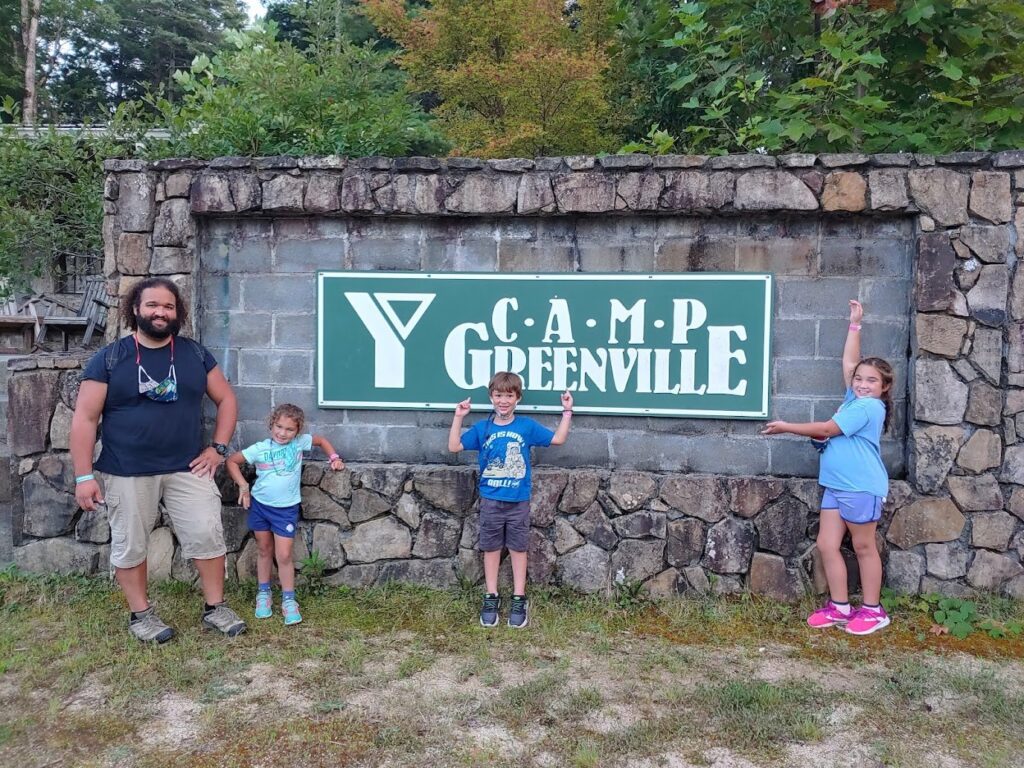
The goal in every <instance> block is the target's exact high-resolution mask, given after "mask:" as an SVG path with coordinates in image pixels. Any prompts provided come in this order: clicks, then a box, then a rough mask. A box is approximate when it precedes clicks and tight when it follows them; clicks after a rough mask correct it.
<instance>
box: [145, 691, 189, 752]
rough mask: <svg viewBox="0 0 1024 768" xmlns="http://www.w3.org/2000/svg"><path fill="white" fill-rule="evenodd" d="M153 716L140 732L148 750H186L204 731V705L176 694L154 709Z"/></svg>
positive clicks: (159, 701) (167, 696)
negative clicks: (201, 731) (202, 724)
mask: <svg viewBox="0 0 1024 768" xmlns="http://www.w3.org/2000/svg"><path fill="white" fill-rule="evenodd" d="M153 709H154V716H153V717H152V718H151V719H150V721H149V723H147V724H146V725H145V726H144V727H142V728H140V729H139V732H140V733H141V734H142V741H143V743H144V744H145V745H146V746H148V747H160V746H166V747H170V748H172V749H178V748H183V747H187V746H188V745H189V744H190V743H191V742H192V741H193V740H194V739H195V738H196V737H197V736H198V735H199V731H200V730H201V723H200V722H199V720H200V715H201V714H202V711H203V705H202V704H200V703H199V702H196V701H193V700H192V699H190V698H188V697H186V696H182V695H180V694H177V693H168V694H166V695H165V696H163V697H162V698H160V699H159V700H158V701H157V702H156V704H155V705H154V707H153Z"/></svg>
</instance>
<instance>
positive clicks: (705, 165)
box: [11, 152, 1024, 599]
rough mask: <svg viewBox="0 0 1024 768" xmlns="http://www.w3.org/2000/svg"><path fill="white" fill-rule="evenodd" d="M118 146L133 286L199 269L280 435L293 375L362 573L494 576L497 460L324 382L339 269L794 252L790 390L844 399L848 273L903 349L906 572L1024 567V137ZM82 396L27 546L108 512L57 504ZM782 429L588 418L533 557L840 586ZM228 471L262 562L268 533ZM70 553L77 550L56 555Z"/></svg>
mask: <svg viewBox="0 0 1024 768" xmlns="http://www.w3.org/2000/svg"><path fill="white" fill-rule="evenodd" d="M107 170H108V178H107V185H106V190H105V193H106V194H105V196H106V202H105V205H106V211H107V216H106V217H105V223H104V236H105V245H106V253H105V256H106V260H105V270H106V274H107V277H108V279H109V292H110V293H111V295H120V294H123V293H124V291H125V290H126V289H127V288H128V286H129V285H130V284H131V283H132V282H133V281H134V280H138V279H140V278H141V277H142V276H144V275H148V274H165V275H169V276H171V277H172V279H174V280H176V281H177V282H178V283H179V284H180V285H181V286H182V288H183V290H184V291H185V293H186V294H187V296H188V297H189V301H190V302H191V306H192V308H193V310H194V313H195V314H194V326H193V328H192V329H191V330H192V331H193V332H194V333H195V334H196V335H198V336H199V337H200V338H201V339H202V341H203V342H204V343H205V344H206V345H207V346H209V347H210V348H211V349H212V350H213V351H214V353H215V355H217V357H218V358H219V359H220V360H221V363H222V364H223V365H224V367H225V370H226V371H227V373H228V375H229V377H230V378H231V380H232V381H233V383H234V384H235V385H236V387H237V390H238V393H239V399H240V404H241V420H240V425H239V431H238V434H237V435H236V441H237V442H238V443H245V442H249V441H250V440H252V439H255V438H256V437H259V436H262V433H263V429H264V428H263V425H262V418H263V416H264V415H265V413H266V412H267V410H269V408H270V406H271V405H272V404H274V403H277V402H283V401H292V402H298V403H299V404H301V405H303V407H305V408H306V409H307V411H308V412H309V414H310V417H311V422H312V425H313V427H314V428H315V429H317V430H320V431H323V432H325V433H326V434H328V435H330V436H331V438H332V439H333V440H335V441H336V444H337V445H339V446H340V448H341V451H342V453H343V455H345V456H346V458H347V459H349V460H351V461H353V462H354V464H353V469H352V471H351V472H346V473H342V474H341V475H336V474H334V473H326V474H325V473H324V472H323V468H322V466H320V465H317V464H313V465H311V466H310V468H309V469H308V471H307V477H306V478H304V482H305V488H304V499H305V501H304V507H305V516H306V520H305V521H304V526H303V527H304V537H303V539H302V545H303V546H305V547H307V548H310V547H312V548H315V549H317V550H318V551H320V552H321V553H323V554H325V555H326V556H327V559H328V564H329V566H330V569H331V578H332V579H333V580H334V581H336V582H338V583H352V584H367V583H374V582H376V581H380V580H386V579H390V578H398V579H407V580H414V581H425V582H427V583H434V584H447V583H452V581H453V580H454V579H455V578H456V576H457V575H458V574H462V575H464V576H466V577H468V578H470V579H475V578H476V577H477V576H478V575H479V574H478V561H477V558H476V556H475V555H474V554H473V551H472V545H473V542H474V533H475V518H474V516H473V510H474V508H475V503H476V500H475V494H474V492H473V488H474V484H473V476H474V470H473V469H472V465H471V462H472V458H471V457H462V458H461V459H459V458H453V457H451V456H450V455H449V454H447V452H446V451H445V450H444V445H445V441H446V436H447V429H448V425H449V424H450V415H449V414H445V413H439V412H419V413H417V412H408V411H403V412H385V411H357V410H349V411H343V410H342V411H329V410H319V409H317V408H316V400H315V389H314V387H313V364H314V363H313V360H314V350H315V315H314V297H315V292H316V288H315V280H314V279H315V273H316V270H318V269H353V270H356V269H358V270H377V269H383V270H395V269H399V270H424V271H428V270H429V271H473V270H484V271H489V272H495V271H497V272H502V271H504V272H535V271H537V272H539V271H559V272H609V271H611V272H614V271H628V272H669V271H670V272H675V271H744V270H749V271H772V272H774V273H775V274H776V278H777V292H776V296H775V308H776V317H775V334H774V337H773V340H772V341H773V353H774V368H773V369H774V380H773V382H772V395H773V411H774V415H776V416H778V417H781V418H787V419H794V420H796V419H801V420H803V419H811V418H825V417H827V416H828V415H830V414H831V412H832V409H834V407H835V405H836V403H837V401H838V398H839V396H840V394H841V393H840V389H841V383H840V381H839V379H840V377H839V373H838V371H839V365H838V358H839V355H840V353H841V347H842V341H843V338H844V335H845V326H846V317H847V312H848V309H847V303H846V302H847V299H848V298H851V297H857V298H859V299H861V300H862V301H863V302H864V303H865V305H866V306H867V307H868V313H869V314H868V324H867V326H866V329H865V338H864V348H865V351H866V352H870V353H873V354H880V355H883V356H886V357H887V358H889V359H890V360H892V361H893V362H894V364H895V365H896V368H897V371H898V381H897V409H896V414H895V415H896V419H895V421H896V424H897V427H896V429H895V431H894V433H893V434H892V435H891V436H890V438H889V439H888V440H887V441H886V443H885V446H884V452H885V458H886V462H887V465H888V467H889V470H890V474H891V475H892V476H893V477H894V478H895V482H894V483H893V487H892V493H891V495H890V500H889V503H888V505H887V509H886V515H885V518H884V521H883V525H882V535H881V537H880V538H881V539H882V541H883V544H884V551H885V554H884V557H885V560H886V566H887V580H888V582H889V584H890V585H891V586H893V587H894V588H896V589H898V590H900V591H906V592H917V591H941V592H944V593H948V594H966V593H969V592H971V591H973V590H990V591H1002V592H1004V593H1007V594H1015V595H1018V596H1019V595H1020V594H1021V593H1022V592H1024V576H1022V573H1024V568H1022V566H1021V557H1022V550H1024V534H1022V524H1021V519H1020V518H1021V517H1024V496H1022V495H1021V493H1020V491H1021V488H1020V486H1021V485H1024V469H1022V467H1024V460H1022V459H1021V458H1020V457H1019V455H1018V451H1019V450H1020V444H1018V441H1017V434H1018V421H1017V418H1018V414H1019V413H1024V394H1022V393H1024V355H1022V353H1021V349H1022V347H1024V323H1022V321H1024V303H1022V299H1021V297H1020V296H1019V295H1018V294H1019V293H1020V289H1019V287H1018V285H1017V283H1018V279H1017V271H1016V261H1017V257H1018V256H1019V255H1020V253H1021V250H1022V243H1024V238H1022V236H1021V234H1022V233H1021V230H1022V228H1024V200H1022V196H1024V183H1022V182H1024V179H1022V178H1021V177H1022V174H1024V152H1003V153H995V154H987V153H961V154H957V155H951V156H946V157H938V158H935V157H926V156H911V155H875V156H867V155H853V154H851V155H820V156H815V155H789V156H782V157H777V158H776V157H769V156H762V155H739V156H726V157H719V158H706V157H695V156H666V157H654V158H651V157H647V156H621V157H607V158H598V159H595V158H589V157H570V158H537V159H534V160H529V159H508V160H495V161H486V162H484V161H479V160H473V159H466V158H451V159H448V160H440V159H436V158H403V159H397V160H390V159H386V158H362V159H359V160H355V161H352V162H348V161H346V160H344V159H340V158H300V159H295V158H262V159H257V160H250V159H246V158H221V159H218V160H214V161H211V162H209V163H206V162H196V161H189V160H167V161H161V162H158V163H155V164H152V165H148V164H145V163H141V162H138V161H112V162H110V163H108V165H107ZM1021 279H1022V280H1024V277H1022V278H1021ZM42 364H43V365H47V364H48V363H46V362H45V361H43V363H42ZM58 364H68V363H66V362H62V361H56V362H54V363H53V365H55V366H56V365H58ZM20 365H21V366H22V367H25V368H31V366H32V363H29V362H24V363H21V364H20ZM42 370H44V369H38V368H36V369H33V370H24V371H21V370H19V371H15V372H14V375H13V377H12V381H11V392H12V398H13V397H14V395H15V394H16V391H20V390H19V389H18V388H19V386H22V387H23V388H24V389H29V388H31V389H33V391H37V390H38V386H37V385H38V382H36V383H35V385H33V386H31V387H30V386H29V385H28V382H27V381H26V383H25V385H20V384H19V383H18V382H19V381H20V380H21V377H29V376H36V377H38V376H39V375H40V374H41V372H42ZM57 381H58V382H59V381H62V379H61V377H60V376H58V377H57ZM54 386H55V387H59V388H60V390H61V391H62V392H64V391H65V390H66V389H67V385H66V384H54ZM61 397H63V395H61V396H58V397H57V401H60V404H61V405H62V406H63V407H64V408H67V407H68V404H66V403H64V401H63V400H62V399H61ZM57 401H54V402H57ZM33 407H34V406H33ZM40 408H41V409H42V410H43V411H44V412H45V411H46V407H45V404H41V405H40ZM58 410H60V409H59V408H57V406H54V411H53V416H52V417H51V420H52V425H51V428H50V431H48V432H47V433H46V434H45V435H42V436H41V441H40V440H37V441H36V442H34V443H33V444H32V445H19V446H18V448H17V451H16V452H15V453H16V456H17V460H16V462H15V463H16V464H17V468H16V470H17V472H18V473H19V474H18V477H17V486H18V487H19V488H20V489H21V493H20V495H19V498H18V499H16V501H18V502H19V505H18V507H17V509H16V511H15V515H14V523H15V529H16V531H17V533H16V534H15V535H16V537H18V538H17V542H16V543H17V545H18V546H17V547H16V549H15V551H16V558H17V559H18V560H19V562H23V563H26V564H27V563H36V564H37V567H41V568H57V569H61V568H66V567H67V566H68V564H69V563H72V564H75V567H78V568H83V567H86V566H88V567H92V566H94V565H96V563H98V562H99V561H100V560H102V554H103V553H102V547H103V546H104V544H105V541H103V527H102V521H85V522H83V519H82V515H81V513H80V512H78V511H77V510H74V509H70V508H68V509H66V510H65V512H64V518H62V520H61V521H53V520H50V521H48V522H42V521H41V519H40V513H39V512H38V509H39V507H38V505H36V504H35V501H34V500H35V499H36V498H41V497H42V496H45V495H46V494H48V493H50V492H53V493H58V494H59V493H64V494H67V492H68V490H69V489H68V488H67V487H66V486H65V485H64V482H65V475H66V472H65V471H63V470H60V471H58V469H57V465H56V464H55V462H59V463H60V465H61V466H64V463H65V462H66V455H65V454H63V450H64V449H62V448H61V445H62V442H63V441H65V438H62V437H61V434H60V429H59V427H60V426H61V422H60V419H59V418H57V417H56V411H58ZM60 412H61V413H62V414H63V411H60ZM40 418H41V419H42V421H45V416H43V417H40ZM42 421H40V422H39V424H40V427H39V429H40V430H41V429H42V427H41V424H42ZM47 423H48V424H50V422H47ZM53 425H56V426H57V427H58V429H57V431H56V432H55V431H53V428H52V426H53ZM757 429H758V423H757V422H748V421H731V422H730V421H719V420H694V419H646V418H627V417H608V418H602V417H596V416H582V417H579V418H577V419H576V421H575V423H574V425H573V434H572V436H571V439H570V442H569V444H568V445H567V446H566V447H564V448H562V449H559V450H549V451H541V452H538V454H537V456H536V457H535V460H536V461H537V462H538V465H539V466H540V467H541V469H540V470H539V472H538V477H539V483H538V491H537V499H536V501H537V503H536V505H535V507H536V508H535V519H534V521H533V522H534V528H533V537H532V540H531V554H532V557H533V562H534V563H535V564H536V566H535V568H534V572H533V576H534V578H535V579H536V580H538V581H541V582H547V581H552V582H556V583H563V584H566V585H570V586H574V587H577V588H580V589H584V590H587V591H594V590H600V589H606V588H607V587H608V585H609V583H610V580H611V579H612V578H614V576H615V575H616V574H617V573H619V572H620V571H621V572H622V575H623V577H624V578H627V579H630V580H636V581H644V582H645V583H646V584H647V585H648V588H649V590H650V591H651V592H653V593H656V594H666V593H673V592H679V591H686V590H688V589H696V590H706V589H716V590H718V591H737V590H741V589H750V590H752V591H754V592H759V593H763V594H769V595H773V596H775V597H779V598H781V599H793V598H794V597H796V596H798V595H799V594H802V593H803V591H804V590H805V589H807V588H818V589H820V588H821V586H822V579H821V574H820V571H819V569H818V568H817V567H816V553H815V551H814V547H813V537H814V535H815V530H816V520H815V517H816V515H815V513H816V509H817V502H818V498H817V487H816V483H815V482H814V480H813V478H814V477H815V475H816V466H817V461H816V459H817V456H816V454H815V453H814V452H813V450H812V449H811V448H810V447H809V446H808V445H807V444H806V443H805V441H801V440H790V439H779V438H776V439H773V440H765V439H764V438H761V437H759V436H758V435H757ZM1019 429H1020V430H1022V431H1024V422H1022V423H1021V424H1020V427H1019ZM40 434H41V433H40ZM453 461H455V462H459V463H458V464H456V465H454V466H452V465H451V462H453ZM225 490H226V494H225V498H226V501H228V502H229V503H228V505H227V506H226V507H225V523H226V529H229V530H232V531H234V533H232V534H231V537H230V538H231V546H232V548H233V550H234V552H235V556H234V557H233V558H232V567H233V568H234V569H235V573H236V574H237V575H239V576H243V577H244V576H248V575H250V574H251V568H252V544H251V543H249V542H248V540H247V539H246V536H245V531H244V525H243V524H242V523H240V522H239V519H240V518H239V516H238V512H237V509H235V508H234V507H233V506H232V505H231V501H232V499H231V497H230V490H231V489H230V488H227V489H225ZM65 501H66V498H65ZM51 506H52V505H51ZM80 528H82V529H83V530H82V531H79V529H80ZM72 532H73V533H72ZM154 542H155V544H154V547H155V548H157V549H159V551H154V553H153V556H154V560H160V562H166V563H167V564H168V565H167V568H165V569H164V570H163V571H161V572H166V573H168V574H170V573H173V574H175V575H179V576H181V575H187V571H188V569H187V568H186V567H185V564H182V563H180V557H178V556H177V555H176V548H175V545H174V542H173V538H172V537H171V535H170V533H169V532H167V531H161V532H160V533H159V535H157V536H155V537H154ZM82 547H84V548H85V549H82ZM90 548H91V549H90ZM72 550H73V551H72ZM58 551H59V552H60V553H63V554H64V555H67V556H68V557H70V558H71V559H70V560H67V558H65V561H61V560H60V558H59V557H57V556H56V555H54V557H53V558H48V557H43V556H42V554H44V553H46V552H51V553H56V552H58ZM87 551H88V552H90V553H92V555H95V558H93V557H92V555H90V556H88V557H87V556H86V555H85V554H84V553H86V552H87ZM80 553H81V557H82V558H84V560H81V561H80V560H78V559H76V558H78V557H79V554H80ZM72 554H73V555H74V557H71V555H72ZM94 560H95V561H94ZM86 561H88V562H86ZM175 563H177V565H176V566H175ZM99 567H102V566H101V565H100V566H99Z"/></svg>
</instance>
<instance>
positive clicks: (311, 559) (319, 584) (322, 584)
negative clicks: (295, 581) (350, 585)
mask: <svg viewBox="0 0 1024 768" xmlns="http://www.w3.org/2000/svg"><path fill="white" fill-rule="evenodd" d="M300 566H301V569H302V581H303V583H304V584H305V585H306V591H307V592H308V593H309V594H310V595H316V596H320V595H323V594H324V593H325V592H327V582H326V581H325V580H324V572H325V571H326V570H327V563H326V562H324V559H323V557H322V556H321V555H320V552H319V550H316V549H314V550H313V551H311V552H310V553H309V555H307V556H306V557H304V558H302V561H301V562H300Z"/></svg>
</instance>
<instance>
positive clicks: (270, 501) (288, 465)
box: [242, 435, 313, 507]
mask: <svg viewBox="0 0 1024 768" xmlns="http://www.w3.org/2000/svg"><path fill="white" fill-rule="evenodd" d="M312 449H313V436H312V435H299V436H298V437H296V438H295V439H294V440H292V441H291V442H290V443H285V444H284V445H281V444H280V443H275V442H274V441H273V440H271V439H270V438H267V439H266V440H260V441H259V442H258V443H254V444H253V445H250V446H249V447H248V448H243V449H242V455H243V456H244V457H245V460H246V461H248V462H249V463H250V464H252V465H253V466H255V467H256V482H255V483H254V484H253V486H252V496H253V498H254V499H256V500H257V501H258V502H260V503H261V504H266V505H267V506H270V507H293V506H295V505H296V504H299V503H300V502H301V501H302V452H303V451H309V450H312Z"/></svg>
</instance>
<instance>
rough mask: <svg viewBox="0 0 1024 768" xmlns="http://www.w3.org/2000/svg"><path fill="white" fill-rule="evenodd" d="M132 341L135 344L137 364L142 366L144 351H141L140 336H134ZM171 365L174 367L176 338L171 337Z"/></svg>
mask: <svg viewBox="0 0 1024 768" xmlns="http://www.w3.org/2000/svg"><path fill="white" fill-rule="evenodd" d="M132 340H133V341H134V342H135V364H136V365H141V364H142V350H141V349H139V335H138V334H137V333H133V334H132ZM171 365H174V336H171Z"/></svg>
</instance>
